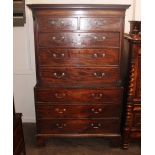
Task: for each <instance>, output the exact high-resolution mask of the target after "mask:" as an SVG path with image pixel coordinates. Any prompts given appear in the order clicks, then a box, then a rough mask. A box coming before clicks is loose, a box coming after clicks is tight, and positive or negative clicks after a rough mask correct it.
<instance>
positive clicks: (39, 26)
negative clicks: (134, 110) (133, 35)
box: [29, 5, 129, 145]
mask: <svg viewBox="0 0 155 155" xmlns="http://www.w3.org/2000/svg"><path fill="white" fill-rule="evenodd" d="M29 6H30V8H31V9H32V10H33V19H34V31H35V54H36V76H37V84H36V86H35V88H34V92H35V108H36V124H37V142H38V144H40V145H41V144H43V143H44V141H45V140H46V139H47V138H50V137H108V138H113V139H117V140H120V138H121V124H122V119H121V118H122V106H123V93H124V84H123V80H124V72H123V69H122V67H124V66H123V61H122V60H123V33H124V17H125V10H126V9H127V8H128V7H129V6H127V5H29Z"/></svg>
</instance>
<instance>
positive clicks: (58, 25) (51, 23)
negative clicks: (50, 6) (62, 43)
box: [37, 15, 78, 32]
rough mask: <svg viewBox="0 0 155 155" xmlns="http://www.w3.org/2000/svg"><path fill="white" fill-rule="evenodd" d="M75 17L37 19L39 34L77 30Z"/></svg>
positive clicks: (44, 17) (42, 17)
mask: <svg viewBox="0 0 155 155" xmlns="http://www.w3.org/2000/svg"><path fill="white" fill-rule="evenodd" d="M77 19H78V18H77V17H53V16H50V15H44V16H41V17H38V18H37V21H38V31H39V32H52V31H63V30H77V24H78V20H77Z"/></svg>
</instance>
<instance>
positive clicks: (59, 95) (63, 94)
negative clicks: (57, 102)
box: [54, 93, 66, 99]
mask: <svg viewBox="0 0 155 155" xmlns="http://www.w3.org/2000/svg"><path fill="white" fill-rule="evenodd" d="M54 95H55V97H56V98H58V99H61V98H64V97H65V96H66V94H65V93H62V94H58V93H55V94H54Z"/></svg>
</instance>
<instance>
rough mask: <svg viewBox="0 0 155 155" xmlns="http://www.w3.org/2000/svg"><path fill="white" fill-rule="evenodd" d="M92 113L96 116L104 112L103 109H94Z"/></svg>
mask: <svg viewBox="0 0 155 155" xmlns="http://www.w3.org/2000/svg"><path fill="white" fill-rule="evenodd" d="M91 111H92V112H93V113H94V114H98V113H100V112H102V108H98V109H97V110H95V109H94V108H92V109H91Z"/></svg>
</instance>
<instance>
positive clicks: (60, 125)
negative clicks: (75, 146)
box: [56, 123, 66, 129]
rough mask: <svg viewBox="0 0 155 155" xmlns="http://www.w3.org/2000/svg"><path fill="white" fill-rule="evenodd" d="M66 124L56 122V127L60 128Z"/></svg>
mask: <svg viewBox="0 0 155 155" xmlns="http://www.w3.org/2000/svg"><path fill="white" fill-rule="evenodd" d="M65 126H66V123H61V124H60V123H56V127H57V128H59V129H62V128H64V127H65Z"/></svg>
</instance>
